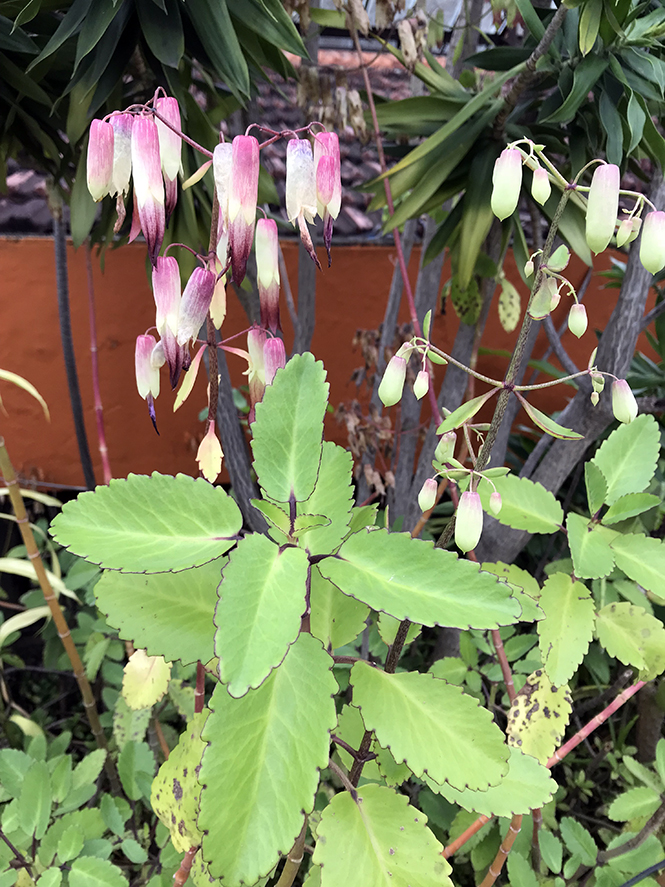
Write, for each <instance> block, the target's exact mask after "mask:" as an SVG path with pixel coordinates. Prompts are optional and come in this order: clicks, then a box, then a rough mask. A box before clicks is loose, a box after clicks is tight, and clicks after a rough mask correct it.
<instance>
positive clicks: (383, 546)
mask: <svg viewBox="0 0 665 887" xmlns="http://www.w3.org/2000/svg"><path fill="white" fill-rule="evenodd" d="M318 566H319V569H320V571H321V575H322V576H324V577H325V578H327V579H330V580H331V581H332V582H334V583H335V585H336V586H337V587H338V588H339V589H340V590H341V591H343V592H344V594H348V595H351V597H354V598H356V600H360V601H363V602H364V603H366V604H367V605H368V606H370V607H372V609H374V610H381V611H383V612H385V613H388V614H389V615H390V616H394V617H395V619H399V620H403V619H409V620H410V621H411V622H417V623H418V624H419V625H448V626H451V627H455V628H469V627H472V628H497V627H498V626H499V625H508V624H510V623H512V622H515V621H516V620H517V618H518V616H519V609H520V608H519V604H518V603H517V601H515V600H514V599H513V598H512V597H511V594H510V589H509V587H508V586H507V585H505V584H503V583H501V582H499V581H498V580H497V578H496V577H495V576H492V575H490V574H489V573H482V572H480V571H479V570H478V565H477V564H474V563H472V562H471V561H468V560H461V559H459V558H458V557H457V556H456V555H455V554H453V553H452V552H450V551H442V550H441V549H440V548H434V544H433V542H425V541H423V540H421V539H412V538H411V535H410V534H409V533H388V531H387V530H361V531H360V532H359V533H354V534H353V535H352V536H350V537H349V538H348V539H347V540H346V542H344V544H343V545H342V547H341V548H340V550H339V553H338V555H337V556H336V557H330V558H326V559H325V560H322V561H321V562H320V563H319V565H318Z"/></svg>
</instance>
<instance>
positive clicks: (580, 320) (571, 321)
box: [568, 303, 589, 339]
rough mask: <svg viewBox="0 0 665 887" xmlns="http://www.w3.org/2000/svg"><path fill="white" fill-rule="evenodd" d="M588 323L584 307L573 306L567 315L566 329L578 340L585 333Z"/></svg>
mask: <svg viewBox="0 0 665 887" xmlns="http://www.w3.org/2000/svg"><path fill="white" fill-rule="evenodd" d="M588 325H589V321H588V319H587V316H586V308H585V307H584V305H580V304H579V303H578V304H577V305H573V307H572V308H571V309H570V311H569V313H568V329H569V330H570V331H571V333H572V334H573V335H574V336H577V338H578V339H580V338H581V337H582V336H583V335H584V334H585V333H586V329H587V326H588Z"/></svg>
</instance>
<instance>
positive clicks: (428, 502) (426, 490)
mask: <svg viewBox="0 0 665 887" xmlns="http://www.w3.org/2000/svg"><path fill="white" fill-rule="evenodd" d="M437 490H438V484H437V482H436V480H435V479H434V478H433V477H428V478H427V480H426V481H425V483H424V484H423V485H422V487H421V488H420V492H419V493H418V508H420V510H421V511H429V510H430V509H431V508H434V506H435V505H436V493H437Z"/></svg>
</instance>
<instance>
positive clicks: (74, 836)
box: [58, 825, 85, 862]
mask: <svg viewBox="0 0 665 887" xmlns="http://www.w3.org/2000/svg"><path fill="white" fill-rule="evenodd" d="M84 843H85V837H84V836H83V834H82V833H81V830H80V829H79V828H78V827H77V826H76V825H70V826H69V828H67V829H65V831H64V832H63V833H62V837H61V838H60V840H59V841H58V859H59V860H60V862H69V860H70V859H76V857H77V856H78V855H79V854H80V853H81V850H83V844H84Z"/></svg>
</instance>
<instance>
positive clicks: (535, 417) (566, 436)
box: [519, 397, 584, 440]
mask: <svg viewBox="0 0 665 887" xmlns="http://www.w3.org/2000/svg"><path fill="white" fill-rule="evenodd" d="M519 401H520V403H521V404H522V406H523V407H524V409H525V411H526V413H527V415H528V416H529V418H530V419H531V421H532V422H533V424H534V425H537V426H538V428H540V429H542V430H543V431H545V432H546V433H547V434H549V435H551V436H552V437H557V438H558V439H559V440H582V438H583V437H584V435H583V434H578V433H577V431H573V430H572V429H571V428H566V427H565V426H563V425H559V423H558V422H555V421H554V419H551V418H550V417H549V416H548V415H547V414H546V413H543V412H542V411H541V410H539V409H537V408H536V407H534V405H533V404H532V403H529V401H528V400H527V399H526V398H524V397H520V398H519Z"/></svg>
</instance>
